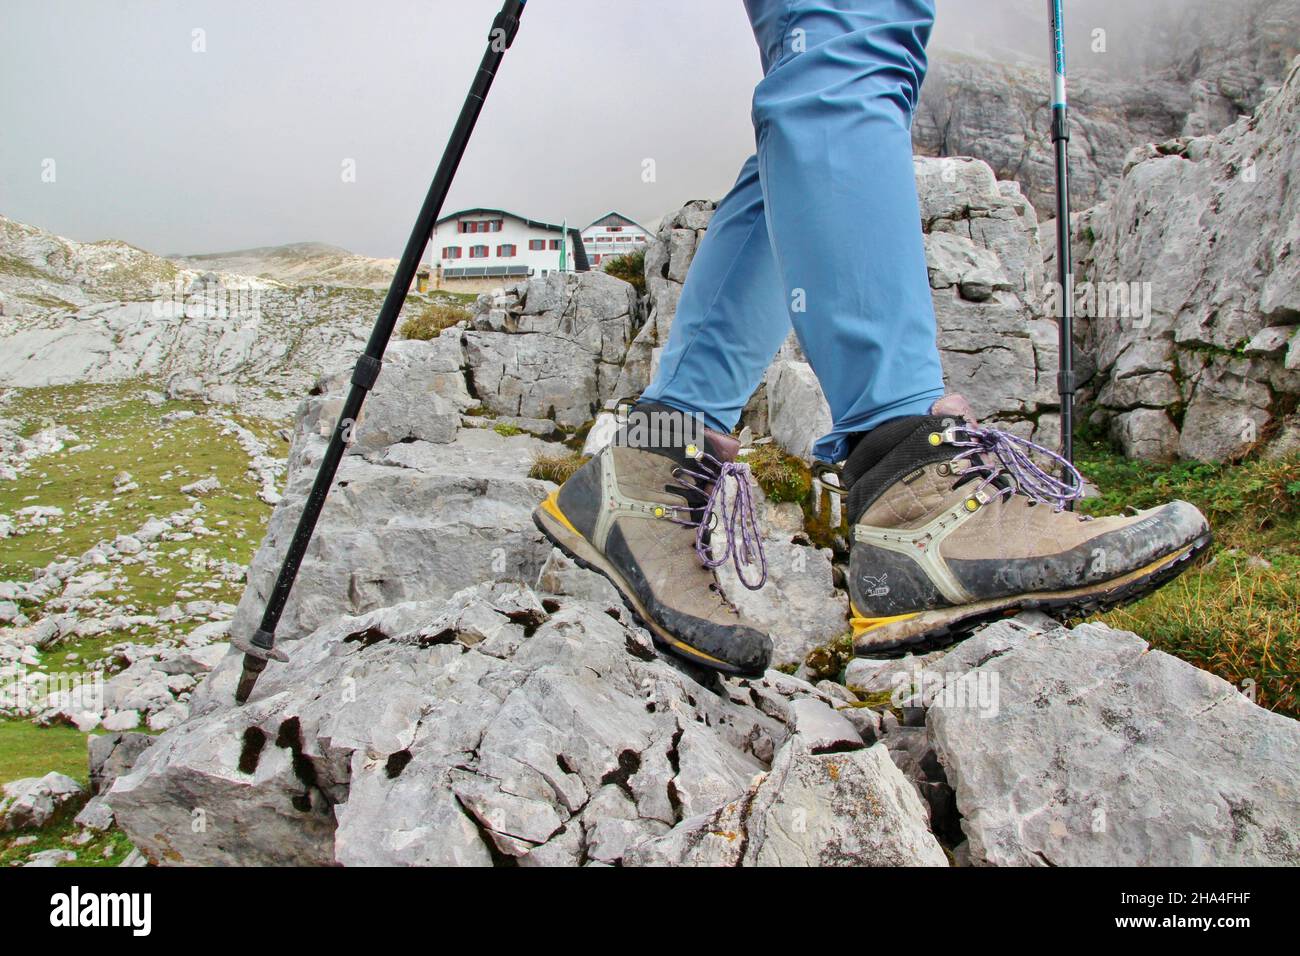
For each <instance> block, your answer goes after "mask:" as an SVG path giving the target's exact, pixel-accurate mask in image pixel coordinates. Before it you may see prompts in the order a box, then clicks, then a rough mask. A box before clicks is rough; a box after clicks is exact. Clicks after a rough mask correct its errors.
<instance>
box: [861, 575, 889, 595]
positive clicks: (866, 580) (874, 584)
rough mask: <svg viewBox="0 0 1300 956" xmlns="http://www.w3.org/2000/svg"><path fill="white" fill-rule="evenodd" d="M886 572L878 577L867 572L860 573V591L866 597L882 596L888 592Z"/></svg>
mask: <svg viewBox="0 0 1300 956" xmlns="http://www.w3.org/2000/svg"><path fill="white" fill-rule="evenodd" d="M888 581H889V575H888V574H882V575H881V576H880V577H878V578H873V577H872V576H871V575H869V574H864V575H862V592H863V593H864V594H865V595H866V596H867V597H884V596H885V595H886V594H888V593H889V584H888V583H887V582H888Z"/></svg>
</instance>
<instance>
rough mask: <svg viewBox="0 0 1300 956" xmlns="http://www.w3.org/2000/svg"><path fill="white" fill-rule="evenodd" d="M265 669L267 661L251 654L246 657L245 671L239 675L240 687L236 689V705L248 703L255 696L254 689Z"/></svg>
mask: <svg viewBox="0 0 1300 956" xmlns="http://www.w3.org/2000/svg"><path fill="white" fill-rule="evenodd" d="M265 669H266V661H264V660H262V659H261V658H260V657H253V656H252V655H250V654H245V655H244V670H243V672H242V673H241V674H240V675H239V686H238V687H236V688H235V703H236V704H244V703H246V702H247V701H248V698H249V697H251V696H252V695H253V688H254V687H255V686H257V679H258V677H260V676H261V675H262V671H264V670H265Z"/></svg>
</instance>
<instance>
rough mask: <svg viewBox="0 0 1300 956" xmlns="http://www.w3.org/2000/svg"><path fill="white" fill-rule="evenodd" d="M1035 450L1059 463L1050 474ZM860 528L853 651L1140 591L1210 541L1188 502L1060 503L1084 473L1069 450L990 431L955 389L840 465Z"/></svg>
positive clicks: (957, 633) (856, 532) (1085, 606)
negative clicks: (1095, 507)
mask: <svg viewBox="0 0 1300 956" xmlns="http://www.w3.org/2000/svg"><path fill="white" fill-rule="evenodd" d="M1031 454H1040V455H1043V456H1045V457H1046V458H1049V459H1053V460H1054V463H1055V465H1056V466H1058V467H1060V468H1062V469H1063V471H1064V473H1065V475H1066V476H1068V477H1067V478H1065V479H1057V478H1055V477H1053V476H1052V475H1050V474H1048V473H1047V472H1046V471H1044V470H1043V469H1042V468H1040V467H1039V466H1038V465H1037V464H1035V463H1034V462H1033V460H1032V459H1031V458H1030V455H1031ZM843 479H844V485H845V487H846V489H847V500H846V511H847V513H848V518H849V524H850V526H851V527H852V529H853V539H852V540H853V547H852V553H851V556H850V561H849V595H850V598H851V600H852V608H853V622H852V623H853V637H854V648H855V650H856V651H857V653H858V654H860V655H867V656H872V655H875V656H889V655H891V654H898V653H902V652H905V651H921V650H927V649H931V648H934V647H940V646H944V645H946V644H950V643H952V642H953V641H954V640H957V639H959V638H961V637H963V636H965V635H967V634H969V633H970V632H971V630H973V629H974V628H975V627H976V626H978V625H980V624H983V623H987V622H988V621H990V620H993V619H996V618H999V617H1003V616H1005V615H1008V614H1011V613H1014V612H1016V611H1019V610H1022V609H1035V610H1040V611H1043V612H1045V613H1047V614H1049V615H1051V616H1052V617H1055V618H1058V619H1061V620H1065V619H1070V618H1077V617H1082V616H1086V615H1088V614H1093V613H1096V612H1098V611H1102V610H1106V609H1109V608H1113V607H1117V606H1120V605H1123V604H1127V603H1129V602H1131V601H1134V600H1137V599H1138V598H1140V597H1143V596H1145V595H1147V594H1149V593H1151V592H1152V591H1154V590H1156V589H1157V588H1158V587H1160V586H1161V585H1163V584H1165V583H1167V582H1168V581H1170V580H1172V579H1173V578H1175V577H1177V576H1178V575H1179V574H1180V573H1182V572H1183V571H1184V570H1186V568H1187V567H1189V566H1190V564H1191V561H1192V559H1193V558H1194V557H1196V556H1197V555H1199V554H1200V553H1201V552H1203V551H1204V550H1205V548H1206V547H1207V546H1208V545H1209V543H1210V529H1209V525H1208V524H1207V523H1206V520H1205V518H1204V516H1203V515H1202V514H1201V513H1200V512H1199V511H1198V510H1197V509H1196V508H1195V507H1193V506H1192V505H1190V504H1188V503H1187V502H1185V501H1174V502H1171V503H1169V504H1166V505H1163V506H1161V507H1159V508H1150V509H1148V510H1146V511H1140V512H1137V513H1135V514H1132V515H1125V516H1115V517H1106V518H1090V517H1085V516H1082V515H1078V514H1075V513H1074V512H1071V511H1067V510H1065V509H1066V508H1067V506H1068V505H1069V504H1070V502H1071V501H1073V500H1075V499H1077V498H1080V497H1082V487H1083V479H1082V478H1081V477H1080V476H1079V473H1078V472H1077V471H1075V470H1074V468H1073V467H1071V466H1069V465H1068V464H1067V463H1066V462H1065V461H1064V460H1063V459H1061V458H1060V457H1059V456H1058V455H1055V454H1054V453H1052V452H1049V451H1047V450H1046V449H1044V448H1041V447H1040V446H1037V445H1034V444H1033V443H1031V442H1027V441H1025V440H1023V439H1020V438H1017V437H1015V436H1014V435H1010V434H1008V433H1006V432H1002V431H998V430H996V429H993V428H981V427H979V426H978V425H976V424H975V423H974V421H973V420H972V418H971V415H970V411H969V407H968V406H967V405H966V403H965V400H964V399H962V398H961V397H960V396H948V397H946V398H944V399H942V400H941V401H940V402H939V403H937V404H936V405H935V407H934V409H933V410H932V414H930V415H916V416H908V417H905V418H897V419H894V420H893V421H889V422H885V423H884V424H883V425H881V426H879V427H878V428H876V429H874V430H873V431H871V432H868V433H867V434H865V435H864V436H863V437H862V438H861V440H860V441H858V443H857V445H856V446H854V447H853V450H852V452H851V453H850V455H849V459H848V461H847V462H845V465H844V470H843Z"/></svg>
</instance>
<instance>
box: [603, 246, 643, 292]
mask: <svg viewBox="0 0 1300 956" xmlns="http://www.w3.org/2000/svg"><path fill="white" fill-rule="evenodd" d="M605 272H606V273H608V274H609V275H612V276H613V277H614V278H616V279H622V280H623V281H624V282H626V283H628V284H629V285H631V286H632V288H634V289H636V294H637V295H645V249H638V250H637V251H636V252H629V253H628V254H627V255H623V256H615V257H614V258H613V259H607V260H606V261H605Z"/></svg>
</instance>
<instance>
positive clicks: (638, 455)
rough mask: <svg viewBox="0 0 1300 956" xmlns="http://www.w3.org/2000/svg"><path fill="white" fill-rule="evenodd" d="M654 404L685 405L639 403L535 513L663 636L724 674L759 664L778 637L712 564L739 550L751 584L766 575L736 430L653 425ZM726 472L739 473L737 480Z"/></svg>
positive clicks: (666, 644) (668, 414)
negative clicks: (736, 597)
mask: <svg viewBox="0 0 1300 956" xmlns="http://www.w3.org/2000/svg"><path fill="white" fill-rule="evenodd" d="M656 416H662V417H660V418H659V420H660V421H676V422H681V421H682V420H683V418H684V417H685V416H683V415H682V413H680V412H677V411H675V410H673V409H670V408H668V407H666V406H662V405H654V404H643V405H638V406H637V407H636V408H635V409H633V410H632V411H631V412H630V413H629V415H628V418H627V422H626V424H625V425H624V426H623V427H622V428H621V429H620V431H619V433H618V435H617V436H616V437H615V439H614V442H613V444H611V445H609V446H608V447H606V448H605V449H604V450H602V451H601V452H600V453H599V454H598V455H596V456H595V457H594V458H592V459H591V460H590V461H589V462H587V463H586V464H585V465H583V466H582V468H580V469H579V470H578V472H577V473H576V474H574V476H573V477H572V478H570V479H569V480H568V481H566V482H565V483H564V485H563V486H562V487H561V488H560V489H559V490H557V491H555V492H553V493H552V494H551V495H550V496H549V497H548V498H547V499H546V500H545V501H543V502H542V504H541V505H539V506H538V507H537V510H536V511H534V512H533V521H534V523H535V524H536V525H537V527H538V528H539V529H541V531H542V533H543V534H545V535H546V536H547V537H548V538H549V539H550V540H551V542H552V543H553V544H555V546H556V547H558V548H559V549H560V550H561V551H563V552H564V553H565V554H567V555H568V556H569V557H571V558H573V559H574V560H575V561H577V562H578V564H580V565H582V566H583V567H585V568H589V569H590V570H593V571H599V572H600V573H601V574H603V575H605V577H607V578H609V580H610V581H611V582H613V584H614V586H615V587H616V588H618V591H619V593H620V594H621V595H622V596H623V600H624V601H625V602H626V603H627V605H628V607H629V608H630V609H631V610H632V611H633V612H634V613H635V614H636V616H637V617H638V618H639V619H640V620H641V622H642V623H643V624H645V626H646V627H647V628H648V629H649V630H650V633H651V634H652V635H653V636H654V639H655V642H656V643H657V644H659V645H660V646H661V647H663V648H665V649H667V650H669V651H671V652H672V653H674V654H676V655H678V656H679V657H682V658H685V659H686V660H689V661H693V662H694V663H696V664H700V665H702V666H704V667H708V668H711V669H713V670H716V671H721V672H722V673H724V674H732V675H737V676H745V677H757V676H761V675H762V674H763V672H764V671H766V670H767V665H768V663H769V661H770V660H771V656H772V642H771V640H770V639H769V638H768V636H767V635H766V634H765V633H763V632H762V631H760V630H758V629H756V628H754V627H750V626H749V625H747V624H745V623H744V621H742V620H741V617H740V614H739V612H738V611H737V609H736V608H735V606H734V605H732V604H731V603H730V602H729V601H728V600H727V599H726V597H725V596H724V594H723V592H722V588H721V586H720V585H719V583H718V580H717V576H716V575H715V574H714V570H713V569H714V568H717V567H720V566H721V565H722V564H723V563H724V562H726V561H727V560H732V561H734V562H735V565H736V569H737V571H738V572H739V573H740V574H741V579H742V582H743V583H745V585H746V587H749V588H751V589H754V590H756V589H757V588H759V587H762V586H763V583H764V582H765V581H766V579H767V565H766V561H765V559H764V557H763V553H762V542H761V540H760V538H759V534H758V528H757V522H756V520H755V516H754V509H753V501H752V498H751V489H750V483H749V482H750V479H749V469H748V466H746V465H743V464H737V463H736V461H735V458H736V452H737V451H738V450H739V442H737V441H736V440H735V439H734V438H732V437H730V436H728V435H723V434H721V433H719V432H715V431H711V430H707V429H704V428H697V429H695V430H694V431H695V432H696V433H698V434H699V435H700V439H699V441H698V442H692V441H687V440H685V437H684V435H685V430H683V429H682V428H680V427H679V428H675V429H672V428H668V429H656V428H654V427H647V426H648V425H649V424H650V423H653V422H654V421H655V420H656ZM656 430H658V431H668V432H670V433H671V432H674V431H675V432H676V435H675V436H673V435H671V434H670V435H669V436H668V437H667V438H666V439H665V438H664V437H663V436H662V435H656V434H654V433H655V431H656ZM727 478H735V479H736V482H735V486H734V491H732V492H729V491H727V490H726V486H727V485H728V484H729V483H728V482H727V481H726V479H727ZM755 563H756V564H757V568H758V571H757V573H756V572H755V571H754V570H753V569H752V565H754V564H755ZM755 577H757V581H756V582H755V581H754V580H753V579H754V578H755Z"/></svg>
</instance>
